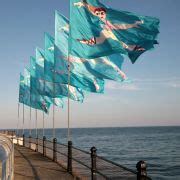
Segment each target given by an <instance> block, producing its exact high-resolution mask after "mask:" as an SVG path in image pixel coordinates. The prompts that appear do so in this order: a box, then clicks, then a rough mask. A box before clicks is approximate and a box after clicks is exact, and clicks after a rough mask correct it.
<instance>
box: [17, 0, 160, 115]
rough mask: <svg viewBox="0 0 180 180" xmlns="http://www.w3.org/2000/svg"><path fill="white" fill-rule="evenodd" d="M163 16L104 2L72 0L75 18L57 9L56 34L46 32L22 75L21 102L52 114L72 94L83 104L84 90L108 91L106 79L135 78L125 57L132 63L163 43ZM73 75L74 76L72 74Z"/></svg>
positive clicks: (71, 5)
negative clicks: (160, 38) (125, 66)
mask: <svg viewBox="0 0 180 180" xmlns="http://www.w3.org/2000/svg"><path fill="white" fill-rule="evenodd" d="M158 27H159V20H158V19H157V18H154V17H148V16H138V15H136V14H133V13H130V12H125V11H117V10H114V9H111V8H109V7H106V6H105V5H103V4H102V3H100V2H99V1H98V0H70V19H69V20H68V19H67V18H66V17H64V16H63V15H62V14H60V13H59V12H58V11H55V33H54V37H52V36H51V35H50V34H48V33H44V47H43V49H41V48H36V50H35V56H34V57H33V56H31V57H30V59H29V64H28V65H27V66H26V67H25V69H24V73H23V74H20V84H19V102H20V103H23V104H25V105H27V106H30V107H32V108H35V109H38V110H42V111H44V112H46V113H48V110H49V108H50V106H51V104H54V105H56V106H59V107H63V106H64V102H63V99H64V98H66V97H68V96H69V98H70V99H72V100H74V101H79V102H83V99H84V92H93V93H103V92H104V84H105V80H106V79H109V80H114V81H117V82H127V81H129V80H128V78H127V76H126V74H125V73H124V72H123V71H122V64H123V61H124V56H125V55H126V56H128V57H129V59H130V60H131V62H132V63H134V62H135V61H136V60H137V58H138V57H139V56H140V55H141V54H142V53H144V52H145V51H148V50H150V49H152V48H153V47H154V45H155V44H157V40H156V38H157V35H158V33H159V31H158ZM69 73H70V76H69Z"/></svg>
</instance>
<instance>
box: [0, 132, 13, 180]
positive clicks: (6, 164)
mask: <svg viewBox="0 0 180 180" xmlns="http://www.w3.org/2000/svg"><path fill="white" fill-rule="evenodd" d="M0 145H1V147H2V148H3V149H4V152H5V157H4V158H3V159H2V161H1V162H0V179H1V180H13V179H14V145H13V142H12V141H11V139H10V138H8V137H7V136H6V135H4V134H1V133H0Z"/></svg>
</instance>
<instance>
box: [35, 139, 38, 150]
mask: <svg viewBox="0 0 180 180" xmlns="http://www.w3.org/2000/svg"><path fill="white" fill-rule="evenodd" d="M35 151H36V152H38V136H37V137H36V149H35Z"/></svg>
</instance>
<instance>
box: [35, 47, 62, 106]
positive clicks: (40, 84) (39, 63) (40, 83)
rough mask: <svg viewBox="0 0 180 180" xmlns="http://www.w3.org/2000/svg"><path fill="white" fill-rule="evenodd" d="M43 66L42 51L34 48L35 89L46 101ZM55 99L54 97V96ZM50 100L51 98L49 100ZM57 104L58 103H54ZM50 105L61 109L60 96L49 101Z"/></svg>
mask: <svg viewBox="0 0 180 180" xmlns="http://www.w3.org/2000/svg"><path fill="white" fill-rule="evenodd" d="M44 64H45V58H44V50H43V49H41V48H36V67H35V68H36V69H35V70H36V78H35V81H36V87H37V89H38V91H39V93H40V94H42V95H44V98H45V99H46V98H47V99H48V98H49V97H46V95H47V91H48V88H47V87H46V81H45V79H44V78H45V77H44V76H45V73H44V72H45V71H44ZM54 97H55V96H54ZM50 99H51V98H50ZM55 101H56V102H58V103H55ZM50 102H51V103H53V104H55V106H59V107H62V108H63V106H64V105H63V100H62V98H61V96H58V97H56V100H55V99H51V101H50Z"/></svg>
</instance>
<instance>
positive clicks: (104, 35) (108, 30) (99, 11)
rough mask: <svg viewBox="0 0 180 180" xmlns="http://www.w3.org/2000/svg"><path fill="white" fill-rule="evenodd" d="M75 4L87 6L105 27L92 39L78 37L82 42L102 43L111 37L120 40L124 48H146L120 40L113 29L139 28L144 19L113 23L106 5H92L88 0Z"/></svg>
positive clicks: (132, 49)
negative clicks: (108, 15) (130, 22)
mask: <svg viewBox="0 0 180 180" xmlns="http://www.w3.org/2000/svg"><path fill="white" fill-rule="evenodd" d="M74 6H77V7H78V8H81V7H85V8H86V9H87V10H88V11H89V12H90V13H91V14H93V15H94V16H97V17H98V18H99V19H100V20H101V21H102V22H103V24H101V27H102V28H103V29H102V30H101V32H100V35H99V37H92V38H90V39H78V41H79V42H80V43H83V44H88V45H95V44H102V43H104V41H105V40H106V39H108V38H110V39H113V40H114V41H118V42H119V43H120V44H121V46H122V47H123V48H125V49H128V50H130V51H134V50H137V51H143V50H145V49H144V48H143V47H141V46H138V45H127V44H126V43H124V42H122V41H120V40H119V39H118V38H117V37H116V36H115V34H114V33H113V31H112V30H119V29H122V30H125V29H129V28H139V25H140V24H143V23H144V22H143V21H135V22H134V23H133V24H112V23H111V22H110V21H109V20H107V17H106V9H105V8H104V7H96V6H93V5H90V4H88V3H87V2H86V0H83V2H81V1H79V2H77V3H74Z"/></svg>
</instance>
